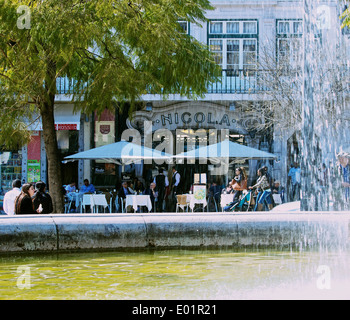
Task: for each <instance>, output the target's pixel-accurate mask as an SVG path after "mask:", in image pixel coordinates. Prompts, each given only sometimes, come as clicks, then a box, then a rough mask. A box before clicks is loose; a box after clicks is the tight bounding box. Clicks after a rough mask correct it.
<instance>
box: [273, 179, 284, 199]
mask: <svg viewBox="0 0 350 320" xmlns="http://www.w3.org/2000/svg"><path fill="white" fill-rule="evenodd" d="M271 191H272V194H273V195H274V194H279V195H281V200H282V203H284V188H283V187H282V186H281V183H280V182H279V181H278V180H276V181H275V182H274V184H273V186H272V190H271Z"/></svg>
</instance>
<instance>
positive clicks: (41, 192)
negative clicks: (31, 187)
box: [33, 181, 53, 214]
mask: <svg viewBox="0 0 350 320" xmlns="http://www.w3.org/2000/svg"><path fill="white" fill-rule="evenodd" d="M35 189H36V191H35V194H34V197H33V203H34V210H37V209H38V208H39V206H40V204H41V206H42V211H41V212H40V213H44V214H45V213H46V214H47V213H52V211H53V205H52V199H51V196H50V195H49V194H48V193H47V192H46V184H45V182H43V181H39V182H37V183H36V184H35Z"/></svg>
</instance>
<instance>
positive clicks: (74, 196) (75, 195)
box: [67, 192, 83, 208]
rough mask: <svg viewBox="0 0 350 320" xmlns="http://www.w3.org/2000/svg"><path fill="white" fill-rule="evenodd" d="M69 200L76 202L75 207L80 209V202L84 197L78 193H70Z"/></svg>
mask: <svg viewBox="0 0 350 320" xmlns="http://www.w3.org/2000/svg"><path fill="white" fill-rule="evenodd" d="M67 198H68V200H69V201H74V202H75V206H76V207H77V208H78V207H79V205H80V201H81V200H82V199H83V195H82V194H81V193H78V192H69V193H67Z"/></svg>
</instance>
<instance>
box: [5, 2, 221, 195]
mask: <svg viewBox="0 0 350 320" xmlns="http://www.w3.org/2000/svg"><path fill="white" fill-rule="evenodd" d="M210 9H212V7H211V6H210V3H209V1H207V0H134V1H129V0H104V1H100V0H64V1H62V0H45V1H44V0H40V1H39V0H30V1H29V0H26V1H14V0H0V103H1V105H2V108H1V111H0V112H1V114H0V128H1V130H0V143H5V142H6V144H7V145H9V144H10V142H11V141H12V142H14V143H23V142H25V140H26V138H27V137H28V135H27V134H25V131H23V129H25V124H26V123H28V119H29V121H30V117H31V115H40V116H41V118H42V121H43V135H44V141H45V146H46V152H47V157H48V166H49V181H50V180H51V186H52V181H53V179H55V180H56V179H57V178H56V177H54V176H53V174H54V173H55V172H57V168H56V169H55V170H54V172H51V171H50V165H51V167H53V166H57V165H59V164H58V162H57V141H56V137H55V134H54V119H53V110H54V103H55V95H56V79H57V78H59V77H68V78H70V79H74V88H73V101H74V104H75V107H76V108H80V109H81V110H82V111H83V112H85V113H90V112H93V111H97V113H100V112H102V111H103V110H104V109H105V108H106V107H107V108H112V106H113V108H114V105H115V104H113V103H112V102H113V101H129V102H133V101H136V100H137V99H138V98H139V97H140V96H142V95H143V94H145V93H154V94H159V93H161V94H164V95H168V94H171V93H178V94H181V95H184V96H187V97H191V98H196V97H198V96H200V95H202V94H203V93H205V92H206V88H207V85H208V83H209V82H210V81H214V80H216V76H218V73H219V68H218V66H217V65H216V64H215V63H214V60H213V58H212V55H211V53H210V51H209V50H208V49H207V47H206V45H204V44H202V43H200V42H198V41H197V40H195V39H194V38H193V37H191V36H189V35H188V34H186V33H185V32H183V29H182V28H181V26H180V24H179V23H178V22H179V21H187V22H191V23H200V22H202V21H205V11H206V10H210ZM32 120H34V119H32ZM14 132H16V134H13V133H14ZM9 133H10V134H9ZM11 137H12V138H11ZM10 138H11V139H10ZM48 144H50V145H54V146H53V147H51V148H52V150H49V149H48ZM55 153H56V155H55ZM54 159H56V161H54ZM50 163H51V164H50ZM50 172H51V173H50ZM60 183H61V181H60V178H59V177H58V182H57V184H60ZM58 187H59V186H57V188H58Z"/></svg>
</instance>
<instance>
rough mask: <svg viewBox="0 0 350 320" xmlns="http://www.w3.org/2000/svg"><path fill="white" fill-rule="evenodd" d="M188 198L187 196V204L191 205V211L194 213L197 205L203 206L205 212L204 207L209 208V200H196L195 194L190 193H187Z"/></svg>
mask: <svg viewBox="0 0 350 320" xmlns="http://www.w3.org/2000/svg"><path fill="white" fill-rule="evenodd" d="M186 196H187V202H189V203H190V209H191V210H192V212H193V209H194V206H195V205H196V204H202V205H203V211H204V207H206V206H207V199H206V198H204V199H196V198H195V196H194V194H189V193H186Z"/></svg>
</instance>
